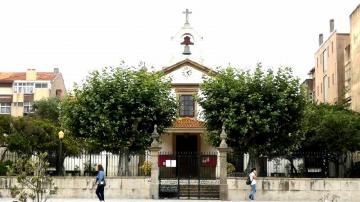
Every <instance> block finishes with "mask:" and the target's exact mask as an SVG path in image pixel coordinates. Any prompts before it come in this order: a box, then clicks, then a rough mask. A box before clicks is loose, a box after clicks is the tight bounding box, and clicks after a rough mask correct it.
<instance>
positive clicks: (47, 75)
mask: <svg viewBox="0 0 360 202" xmlns="http://www.w3.org/2000/svg"><path fill="white" fill-rule="evenodd" d="M55 77H56V73H54V72H36V80H53V79H54V78H55ZM0 80H6V81H14V80H26V73H25V72H0Z"/></svg>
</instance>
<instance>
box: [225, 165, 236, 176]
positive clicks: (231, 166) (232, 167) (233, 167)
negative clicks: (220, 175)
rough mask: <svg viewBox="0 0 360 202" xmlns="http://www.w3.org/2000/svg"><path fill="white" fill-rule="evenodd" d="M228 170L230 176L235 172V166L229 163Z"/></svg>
mask: <svg viewBox="0 0 360 202" xmlns="http://www.w3.org/2000/svg"><path fill="white" fill-rule="evenodd" d="M226 170H227V173H228V174H229V173H232V172H234V171H235V166H234V165H233V164H232V163H227V166H226Z"/></svg>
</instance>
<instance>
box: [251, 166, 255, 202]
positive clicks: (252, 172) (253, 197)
mask: <svg viewBox="0 0 360 202" xmlns="http://www.w3.org/2000/svg"><path fill="white" fill-rule="evenodd" d="M249 177H250V181H251V184H250V187H251V192H250V194H249V199H250V200H255V193H256V168H252V169H251V173H250V174H249Z"/></svg>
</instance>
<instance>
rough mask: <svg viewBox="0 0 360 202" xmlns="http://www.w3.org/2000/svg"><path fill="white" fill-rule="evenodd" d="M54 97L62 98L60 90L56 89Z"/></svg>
mask: <svg viewBox="0 0 360 202" xmlns="http://www.w3.org/2000/svg"><path fill="white" fill-rule="evenodd" d="M55 94H56V97H61V96H62V90H61V89H56V93H55Z"/></svg>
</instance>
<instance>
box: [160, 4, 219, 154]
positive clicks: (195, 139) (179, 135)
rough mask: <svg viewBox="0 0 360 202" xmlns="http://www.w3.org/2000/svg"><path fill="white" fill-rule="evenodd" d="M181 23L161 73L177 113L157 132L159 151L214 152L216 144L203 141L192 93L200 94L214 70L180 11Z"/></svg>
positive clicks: (199, 38) (201, 123) (199, 109)
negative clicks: (202, 55) (167, 124)
mask: <svg viewBox="0 0 360 202" xmlns="http://www.w3.org/2000/svg"><path fill="white" fill-rule="evenodd" d="M184 14H185V15H186V20H185V23H184V26H183V27H182V28H181V29H180V30H179V31H178V32H177V33H176V35H175V36H174V37H172V41H173V45H174V47H175V49H174V50H176V51H177V53H176V52H175V53H174V54H173V56H172V58H171V62H172V65H170V66H168V67H165V68H163V70H162V71H164V73H165V77H167V78H170V79H171V85H172V93H173V94H174V95H175V96H176V99H177V100H178V102H179V108H178V117H177V118H176V120H175V121H174V122H173V124H172V126H171V127H170V128H167V129H166V130H165V133H164V134H162V135H161V138H160V140H161V141H160V142H161V148H162V149H161V151H162V152H169V153H174V154H175V153H181V152H194V153H199V152H216V148H214V147H213V146H211V145H210V144H209V143H207V142H206V141H205V132H206V129H205V124H204V120H203V119H202V112H203V110H202V108H201V106H200V105H199V103H197V101H196V97H198V96H200V95H201V91H200V85H201V84H202V83H203V81H204V79H205V78H206V77H209V76H211V75H212V74H214V73H215V72H214V71H213V70H211V69H210V68H208V67H206V66H204V65H203V64H202V62H203V59H202V57H201V41H202V39H203V37H202V36H200V35H199V34H198V33H197V32H196V31H195V30H194V29H193V28H192V27H191V25H190V23H189V14H191V12H190V11H189V10H188V9H186V11H185V12H184Z"/></svg>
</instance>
